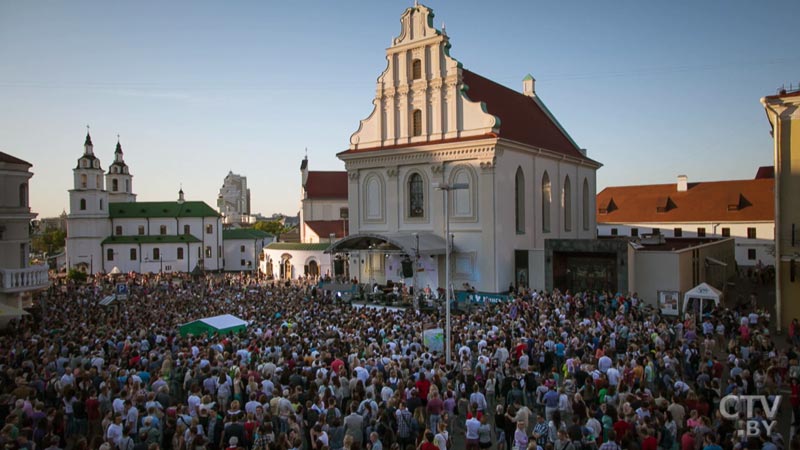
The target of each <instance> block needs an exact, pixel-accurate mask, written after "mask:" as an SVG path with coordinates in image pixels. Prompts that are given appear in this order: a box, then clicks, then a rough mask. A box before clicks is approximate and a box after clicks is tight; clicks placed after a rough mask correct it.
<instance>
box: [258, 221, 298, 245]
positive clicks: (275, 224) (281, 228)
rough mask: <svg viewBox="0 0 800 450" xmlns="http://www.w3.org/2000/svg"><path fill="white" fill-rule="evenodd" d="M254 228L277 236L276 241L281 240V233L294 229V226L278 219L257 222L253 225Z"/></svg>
mask: <svg viewBox="0 0 800 450" xmlns="http://www.w3.org/2000/svg"><path fill="white" fill-rule="evenodd" d="M253 228H254V229H256V230H259V231H263V232H265V233H269V234H271V235H273V236H275V240H276V241H280V240H281V235H282V234H283V233H286V232H288V231H289V230H291V229H292V227H287V226H285V225H284V224H282V223H281V222H279V221H277V220H270V221H264V222H257V223H256V224H255V225H253Z"/></svg>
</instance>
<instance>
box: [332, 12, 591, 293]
mask: <svg viewBox="0 0 800 450" xmlns="http://www.w3.org/2000/svg"><path fill="white" fill-rule="evenodd" d="M400 22H401V29H400V34H399V36H397V37H396V38H394V39H393V40H392V45H391V46H390V47H389V48H388V49H387V50H386V60H387V64H386V69H385V70H384V72H383V73H382V74H380V76H379V77H378V80H377V86H376V91H375V92H376V94H375V97H374V99H373V101H372V103H373V105H374V109H373V111H372V113H371V114H370V115H369V116H368V117H367V118H366V119H364V120H362V121H361V123H360V125H359V127H358V129H357V130H356V132H355V133H354V134H353V135H352V136H351V138H350V146H349V148H348V149H347V150H345V151H342V152H340V153H339V154H338V155H337V156H338V157H339V159H341V160H342V161H343V162H344V163H345V169H346V171H347V182H348V189H347V193H348V205H349V214H348V221H349V227H348V228H349V230H348V231H349V235H348V236H347V237H345V238H343V239H341V240H339V241H337V242H336V243H334V244H333V245H331V247H330V248H329V249H328V252H330V253H332V254H333V257H334V258H336V259H344V260H346V262H347V264H344V265H341V266H339V267H341V268H342V270H345V271H346V272H347V273H341V274H340V273H337V275H343V276H347V277H349V278H358V279H359V281H362V282H371V283H379V284H383V283H386V282H387V281H389V280H392V281H395V282H397V281H401V282H403V283H405V284H406V285H407V286H415V287H417V288H426V287H428V286H430V287H431V288H436V287H438V286H442V287H444V285H445V274H444V271H445V257H444V256H445V255H444V253H445V251H446V247H447V245H446V240H445V239H446V238H445V229H446V225H448V224H447V222H449V230H450V239H451V242H452V253H451V275H452V278H451V279H452V286H454V287H455V289H460V288H461V287H463V286H464V285H465V284H469V285H470V286H472V287H474V288H475V289H477V290H478V291H483V292H490V293H497V292H503V291H506V290H507V289H508V287H509V285H512V284H513V285H517V286H528V287H532V288H536V289H543V288H545V272H546V270H545V268H546V265H547V264H549V262H548V261H546V257H545V255H546V253H545V241H546V240H550V239H561V240H563V239H581V240H590V239H594V238H595V236H596V228H597V227H596V218H595V214H594V211H595V191H596V177H595V175H596V171H597V169H598V168H600V167H601V164H600V163H599V162H597V161H595V160H592V159H590V158H589V157H588V156H587V154H586V151H585V150H584V149H582V148H580V147H579V146H578V145H577V144H576V143H575V141H574V140H573V139H572V138H571V137H570V135H569V134H568V133H567V131H566V130H565V129H564V127H562V126H561V124H560V123H559V122H558V120H556V118H555V117H554V116H553V114H552V113H551V112H550V110H549V109H548V108H547V107H546V106H545V104H544V102H543V101H542V98H541V96H540V95H539V93H538V92H537V91H536V84H535V83H536V80H535V79H534V78H533V77H532V76H530V75H528V76H526V77H525V78H524V79H523V81H522V88H523V89H522V92H518V91H515V90H512V89H509V88H508V87H505V86H502V85H500V84H498V83H495V82H494V81H492V80H490V79H488V78H485V77H483V76H481V75H479V74H477V73H474V72H472V71H469V70H467V69H465V68H464V66H463V65H462V63H461V62H459V61H458V60H456V59H455V58H453V57H452V56H451V54H450V47H451V45H450V39H449V36H448V35H447V34H446V33H445V32H444V30H438V29H436V28H434V26H433V11H432V10H431V9H430V8H428V7H426V6H424V5H415V6H414V7H411V8H408V9H406V10H405V12H404V13H403V15H402V17H401V19H400ZM445 195H446V196H448V197H447V198H445ZM445 205H447V206H446V209H445Z"/></svg>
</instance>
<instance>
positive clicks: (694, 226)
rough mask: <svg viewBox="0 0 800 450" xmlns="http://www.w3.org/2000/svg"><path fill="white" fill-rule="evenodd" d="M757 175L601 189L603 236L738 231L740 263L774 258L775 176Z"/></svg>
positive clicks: (599, 204) (765, 170)
mask: <svg viewBox="0 0 800 450" xmlns="http://www.w3.org/2000/svg"><path fill="white" fill-rule="evenodd" d="M759 174H760V175H759V176H757V177H756V178H755V179H752V180H730V181H701V182H696V183H690V182H689V180H688V178H687V177H686V176H685V175H681V176H679V177H678V180H677V183H670V184H653V185H642V186H613V187H607V188H605V189H603V190H602V191H601V192H600V193H599V194H597V208H598V209H597V234H598V236H631V237H634V238H636V237H637V236H642V235H645V234H660V235H663V236H665V237H668V238H673V237H675V238H680V237H684V238H687V237H691V238H694V237H697V238H705V237H722V238H725V237H733V238H735V242H736V263H737V264H738V265H739V266H740V267H747V266H756V265H758V263H759V262H760V263H761V265H764V266H770V265H773V264H774V263H775V256H774V251H775V247H774V245H773V238H774V224H775V212H774V205H773V188H774V184H775V180H774V179H773V178H771V177H769V176H768V174H769V169H768V168H761V169H759Z"/></svg>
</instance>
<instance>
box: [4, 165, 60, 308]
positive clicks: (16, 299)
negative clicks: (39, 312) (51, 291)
mask: <svg viewBox="0 0 800 450" xmlns="http://www.w3.org/2000/svg"><path fill="white" fill-rule="evenodd" d="M30 168H31V164H30V163H29V162H26V161H23V160H21V159H19V158H15V157H14V156H11V155H9V154H6V153H3V152H0V306H2V307H10V308H16V309H21V308H22V307H23V306H25V305H27V304H28V303H29V302H30V298H31V294H33V293H34V292H36V291H38V290H41V289H45V288H47V287H48V286H49V285H50V282H49V280H48V276H47V266H46V265H34V266H32V265H31V264H30V262H29V254H30V251H31V236H30V231H31V226H30V224H31V220H32V219H33V218H34V217H36V214H35V213H33V212H31V208H30V204H29V199H28V198H29V197H28V193H29V189H28V182H29V180H30V178H31V177H32V176H33V172H31V171H30ZM3 309H4V310H5V309H7V308H3Z"/></svg>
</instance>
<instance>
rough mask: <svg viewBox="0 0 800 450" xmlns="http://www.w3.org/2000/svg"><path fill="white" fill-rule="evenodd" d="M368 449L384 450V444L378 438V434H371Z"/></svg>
mask: <svg viewBox="0 0 800 450" xmlns="http://www.w3.org/2000/svg"><path fill="white" fill-rule="evenodd" d="M367 448H368V449H370V450H383V443H382V442H381V440H380V438H379V437H378V433H376V432H374V431H373V432H372V433H370V434H369V445H368V447H367Z"/></svg>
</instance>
